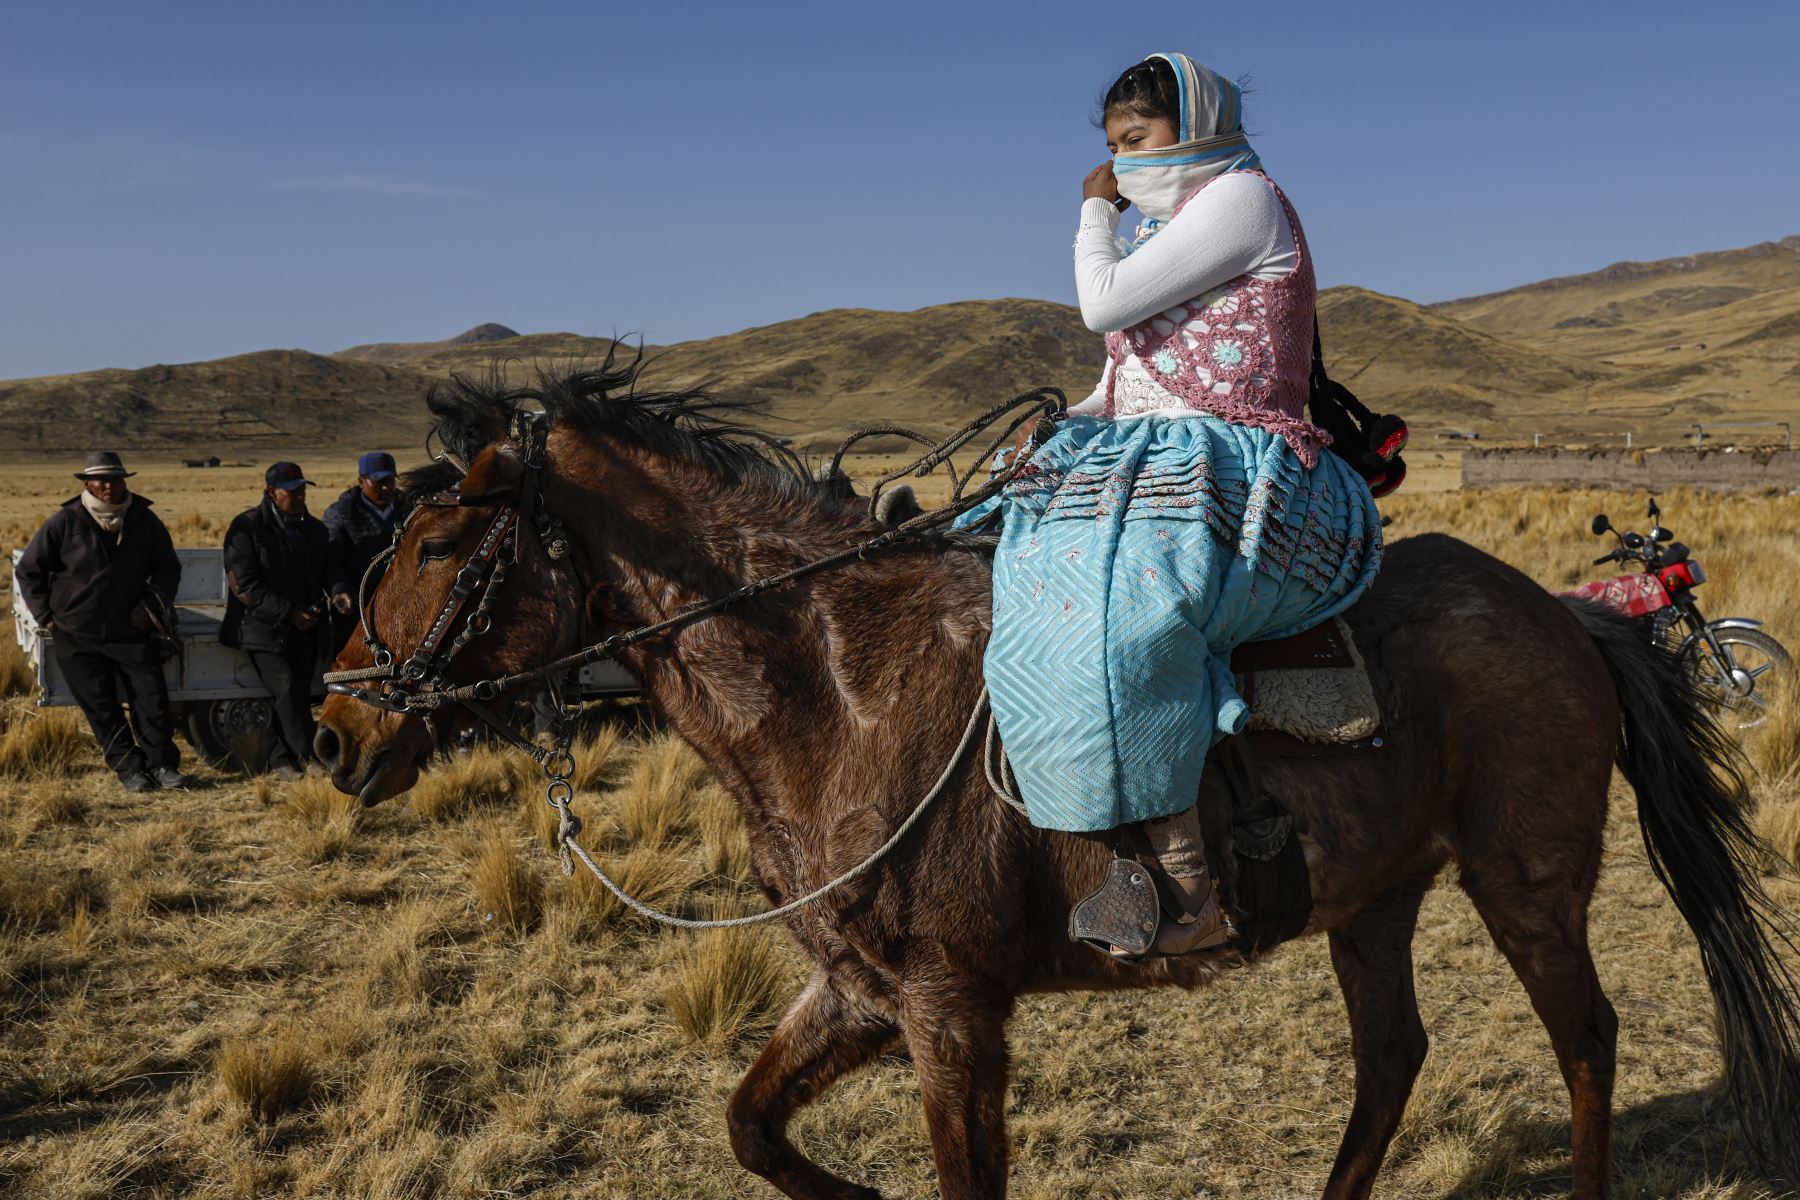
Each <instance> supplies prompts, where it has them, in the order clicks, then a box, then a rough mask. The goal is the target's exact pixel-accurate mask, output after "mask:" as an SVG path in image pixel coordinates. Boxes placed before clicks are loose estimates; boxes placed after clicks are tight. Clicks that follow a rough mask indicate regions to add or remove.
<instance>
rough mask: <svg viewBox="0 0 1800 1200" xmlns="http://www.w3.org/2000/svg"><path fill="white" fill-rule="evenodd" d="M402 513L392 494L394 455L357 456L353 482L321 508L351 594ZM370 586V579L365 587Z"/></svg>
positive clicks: (388, 541)
mask: <svg viewBox="0 0 1800 1200" xmlns="http://www.w3.org/2000/svg"><path fill="white" fill-rule="evenodd" d="M405 515H406V514H405V512H404V511H403V508H402V505H401V502H400V498H399V497H398V496H397V495H396V494H395V482H394V456H393V455H391V454H389V453H387V452H386V451H385V450H371V451H369V452H368V453H367V454H365V455H363V456H362V457H361V458H359V459H357V460H356V485H355V486H354V487H347V488H345V489H344V490H343V492H342V493H341V494H340V495H339V496H338V498H337V499H336V500H334V501H332V502H331V507H330V508H328V509H326V510H325V532H326V534H327V535H328V536H329V537H330V539H331V544H332V546H333V547H334V548H335V549H336V551H337V553H338V555H339V557H340V558H342V560H343V562H344V569H345V571H346V573H347V578H348V579H349V581H350V587H351V589H352V594H353V595H354V589H355V588H356V587H357V585H359V584H360V583H361V582H362V577H363V573H364V572H365V571H367V570H368V569H369V563H370V562H372V561H374V558H375V556H376V555H377V554H380V553H381V552H382V551H383V550H386V549H387V548H388V547H389V546H390V545H392V544H393V541H394V526H396V525H398V524H399V523H400V521H401V520H402V519H403V518H404V517H405ZM374 586H375V580H373V579H371V580H370V581H369V587H370V588H371V589H373V588H374Z"/></svg>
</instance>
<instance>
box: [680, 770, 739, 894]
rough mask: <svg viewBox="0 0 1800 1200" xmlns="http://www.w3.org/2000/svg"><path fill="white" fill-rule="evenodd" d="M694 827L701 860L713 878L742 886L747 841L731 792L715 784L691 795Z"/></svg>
mask: <svg viewBox="0 0 1800 1200" xmlns="http://www.w3.org/2000/svg"><path fill="white" fill-rule="evenodd" d="M692 811H693V816H694V824H695V826H696V827H697V828H698V829H699V831H700V845H701V849H702V857H703V858H704V860H705V862H706V869H707V870H708V871H710V872H712V873H713V874H714V875H718V876H720V877H722V878H725V879H729V880H732V881H734V882H737V883H745V882H748V881H749V879H750V838H749V836H748V835H747V834H746V833H745V832H744V821H743V818H742V816H741V815H740V814H739V813H738V810H737V804H736V803H735V802H734V801H733V800H732V798H731V795H730V793H728V792H726V790H725V789H724V788H722V787H720V786H719V785H718V784H716V783H712V784H707V785H706V786H705V787H703V788H701V789H699V790H698V791H697V792H695V793H694V800H693V810H692Z"/></svg>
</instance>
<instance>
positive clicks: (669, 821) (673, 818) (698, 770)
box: [617, 733, 706, 846]
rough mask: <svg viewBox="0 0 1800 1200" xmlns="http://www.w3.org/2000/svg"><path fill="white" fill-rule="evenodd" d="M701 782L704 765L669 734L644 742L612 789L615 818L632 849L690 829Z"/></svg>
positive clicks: (689, 748)
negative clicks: (615, 796)
mask: <svg viewBox="0 0 1800 1200" xmlns="http://www.w3.org/2000/svg"><path fill="white" fill-rule="evenodd" d="M705 780H706V764H704V763H702V762H701V761H700V756H699V755H698V754H695V753H694V750H693V747H691V746H689V745H688V744H687V743H686V742H684V741H682V740H681V739H680V738H679V737H677V736H675V735H674V734H672V733H665V734H659V735H658V736H656V737H654V738H652V739H650V740H649V741H648V742H646V743H645V744H644V746H643V748H642V749H641V750H639V751H638V754H637V757H636V758H635V759H634V760H632V764H631V770H630V772H629V774H627V775H626V777H625V781H624V782H623V783H622V784H621V785H620V787H619V790H618V798H619V800H618V810H617V812H618V820H619V826H620V828H621V829H622V830H623V831H624V834H625V838H626V840H627V841H629V842H630V843H632V844H633V845H645V846H657V845H661V844H662V843H663V842H666V841H668V840H669V838H670V837H671V836H673V835H674V834H676V833H678V832H687V831H691V830H692V829H693V828H694V818H693V814H692V812H691V811H690V804H691V801H692V798H693V793H694V791H695V789H697V788H698V787H699V786H700V785H701V784H702V783H703V782H705Z"/></svg>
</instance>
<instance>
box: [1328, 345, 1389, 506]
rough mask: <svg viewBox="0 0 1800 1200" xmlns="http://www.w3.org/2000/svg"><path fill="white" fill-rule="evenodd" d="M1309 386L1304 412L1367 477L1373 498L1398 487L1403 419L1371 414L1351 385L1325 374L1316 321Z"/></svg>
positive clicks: (1333, 448)
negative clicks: (1310, 391) (1305, 411)
mask: <svg viewBox="0 0 1800 1200" xmlns="http://www.w3.org/2000/svg"><path fill="white" fill-rule="evenodd" d="M1311 385H1312V395H1311V398H1310V399H1308V401H1307V404H1306V408H1307V416H1308V417H1309V418H1310V419H1311V421H1312V423H1313V424H1314V425H1317V426H1318V427H1319V428H1320V429H1323V430H1324V431H1325V432H1326V433H1329V434H1330V435H1331V452H1332V453H1333V454H1335V455H1337V456H1338V457H1339V458H1341V459H1343V460H1344V461H1345V462H1347V463H1349V464H1350V469H1351V470H1353V471H1355V472H1356V473H1357V474H1358V475H1361V476H1362V477H1363V479H1364V480H1365V481H1367V483H1368V485H1369V491H1370V492H1371V493H1372V494H1373V495H1374V496H1375V497H1376V498H1377V499H1379V498H1380V497H1382V496H1385V495H1387V494H1388V493H1390V492H1392V491H1393V490H1394V489H1395V488H1397V487H1399V486H1400V483H1401V481H1402V480H1404V479H1405V478H1406V460H1405V459H1403V458H1401V457H1400V451H1402V450H1404V449H1405V448H1406V419H1405V418H1404V417H1397V416H1394V415H1393V414H1392V413H1386V414H1377V413H1373V412H1370V411H1369V408H1368V406H1367V405H1365V404H1364V403H1363V402H1362V401H1360V400H1358V399H1357V398H1356V397H1355V395H1353V394H1352V393H1351V391H1350V389H1349V388H1347V387H1345V386H1344V385H1343V384H1341V383H1338V382H1336V381H1335V380H1333V379H1331V378H1330V377H1329V376H1328V375H1326V374H1325V352H1324V349H1323V347H1322V346H1321V344H1320V342H1319V323H1318V321H1316V320H1315V321H1314V322H1313V357H1312V379H1311Z"/></svg>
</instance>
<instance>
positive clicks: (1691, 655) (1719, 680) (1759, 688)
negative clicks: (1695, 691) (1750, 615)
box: [1683, 629, 1794, 734]
mask: <svg viewBox="0 0 1800 1200" xmlns="http://www.w3.org/2000/svg"><path fill="white" fill-rule="evenodd" d="M1712 634H1713V638H1714V640H1716V641H1717V642H1718V643H1719V649H1720V650H1721V651H1722V652H1723V654H1724V656H1725V661H1724V662H1720V661H1718V660H1717V659H1715V658H1714V656H1713V655H1712V653H1711V651H1709V650H1708V649H1707V646H1706V643H1705V642H1703V641H1700V640H1698V639H1696V640H1695V641H1694V642H1693V644H1692V645H1690V646H1689V647H1688V649H1687V653H1686V654H1685V655H1684V656H1683V657H1684V665H1685V666H1686V667H1687V669H1688V673H1689V674H1691V675H1692V676H1693V677H1694V682H1695V683H1697V684H1699V685H1700V690H1701V691H1702V692H1703V693H1704V694H1705V696H1706V698H1707V699H1708V700H1709V701H1711V703H1712V705H1713V709H1714V713H1715V715H1716V716H1717V717H1718V720H1719V724H1720V725H1722V726H1724V728H1725V729H1726V730H1727V731H1729V732H1731V733H1737V734H1743V733H1747V732H1749V731H1750V730H1752V729H1759V728H1761V727H1762V726H1763V725H1766V724H1767V723H1768V720H1769V713H1770V711H1771V707H1772V706H1773V705H1774V704H1775V703H1776V697H1778V696H1779V695H1780V694H1781V692H1782V690H1783V689H1784V688H1785V687H1786V686H1787V684H1788V683H1789V681H1790V676H1791V675H1792V672H1793V669H1794V661H1793V659H1792V658H1791V657H1789V655H1788V652H1787V648H1786V647H1784V646H1783V645H1782V644H1781V643H1780V642H1778V641H1776V640H1775V639H1774V638H1772V637H1770V636H1769V635H1768V634H1766V633H1763V632H1762V631H1761V630H1758V629H1715V630H1713V631H1712Z"/></svg>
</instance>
